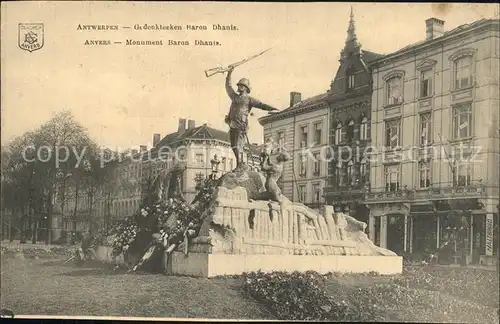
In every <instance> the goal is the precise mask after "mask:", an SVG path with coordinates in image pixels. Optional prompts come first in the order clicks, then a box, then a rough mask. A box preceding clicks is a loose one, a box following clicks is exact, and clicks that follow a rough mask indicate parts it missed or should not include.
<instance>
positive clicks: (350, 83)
mask: <svg viewBox="0 0 500 324" xmlns="http://www.w3.org/2000/svg"><path fill="white" fill-rule="evenodd" d="M347 89H348V90H349V89H354V73H353V72H349V74H348V75H347Z"/></svg>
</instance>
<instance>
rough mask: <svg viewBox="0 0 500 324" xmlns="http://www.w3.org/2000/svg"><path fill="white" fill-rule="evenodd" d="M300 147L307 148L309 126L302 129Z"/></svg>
mask: <svg viewBox="0 0 500 324" xmlns="http://www.w3.org/2000/svg"><path fill="white" fill-rule="evenodd" d="M300 147H307V126H302V127H300Z"/></svg>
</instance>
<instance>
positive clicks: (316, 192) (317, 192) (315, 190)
mask: <svg viewBox="0 0 500 324" xmlns="http://www.w3.org/2000/svg"><path fill="white" fill-rule="evenodd" d="M320 197H321V188H320V186H319V183H315V184H313V202H315V203H319V201H320Z"/></svg>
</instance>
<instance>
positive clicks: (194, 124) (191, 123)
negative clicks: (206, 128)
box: [188, 119, 196, 129]
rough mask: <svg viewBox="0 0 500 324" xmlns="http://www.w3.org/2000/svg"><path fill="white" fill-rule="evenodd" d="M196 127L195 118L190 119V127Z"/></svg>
mask: <svg viewBox="0 0 500 324" xmlns="http://www.w3.org/2000/svg"><path fill="white" fill-rule="evenodd" d="M195 127H196V122H195V121H194V120H191V119H190V120H188V129H193V128H195Z"/></svg>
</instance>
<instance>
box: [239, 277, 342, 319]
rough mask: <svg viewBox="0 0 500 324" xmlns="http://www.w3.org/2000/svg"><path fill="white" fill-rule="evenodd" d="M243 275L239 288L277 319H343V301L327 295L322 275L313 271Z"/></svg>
mask: <svg viewBox="0 0 500 324" xmlns="http://www.w3.org/2000/svg"><path fill="white" fill-rule="evenodd" d="M243 278H244V284H243V290H244V291H245V292H246V293H248V294H249V295H250V296H252V297H253V298H255V299H256V300H257V301H259V302H261V303H263V304H264V305H266V306H267V307H268V308H269V310H270V311H271V312H273V313H274V314H275V315H276V316H277V317H278V318H279V319H287V320H342V319H347V314H348V313H347V310H348V306H347V303H346V302H345V301H342V302H336V301H334V300H333V299H332V298H331V297H329V296H328V295H327V293H326V291H325V287H324V286H325V281H324V280H325V279H324V278H323V276H321V275H320V274H318V273H317V272H314V271H308V272H305V273H300V272H293V273H286V272H281V271H277V272H271V273H263V272H261V271H258V272H251V273H245V274H243Z"/></svg>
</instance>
